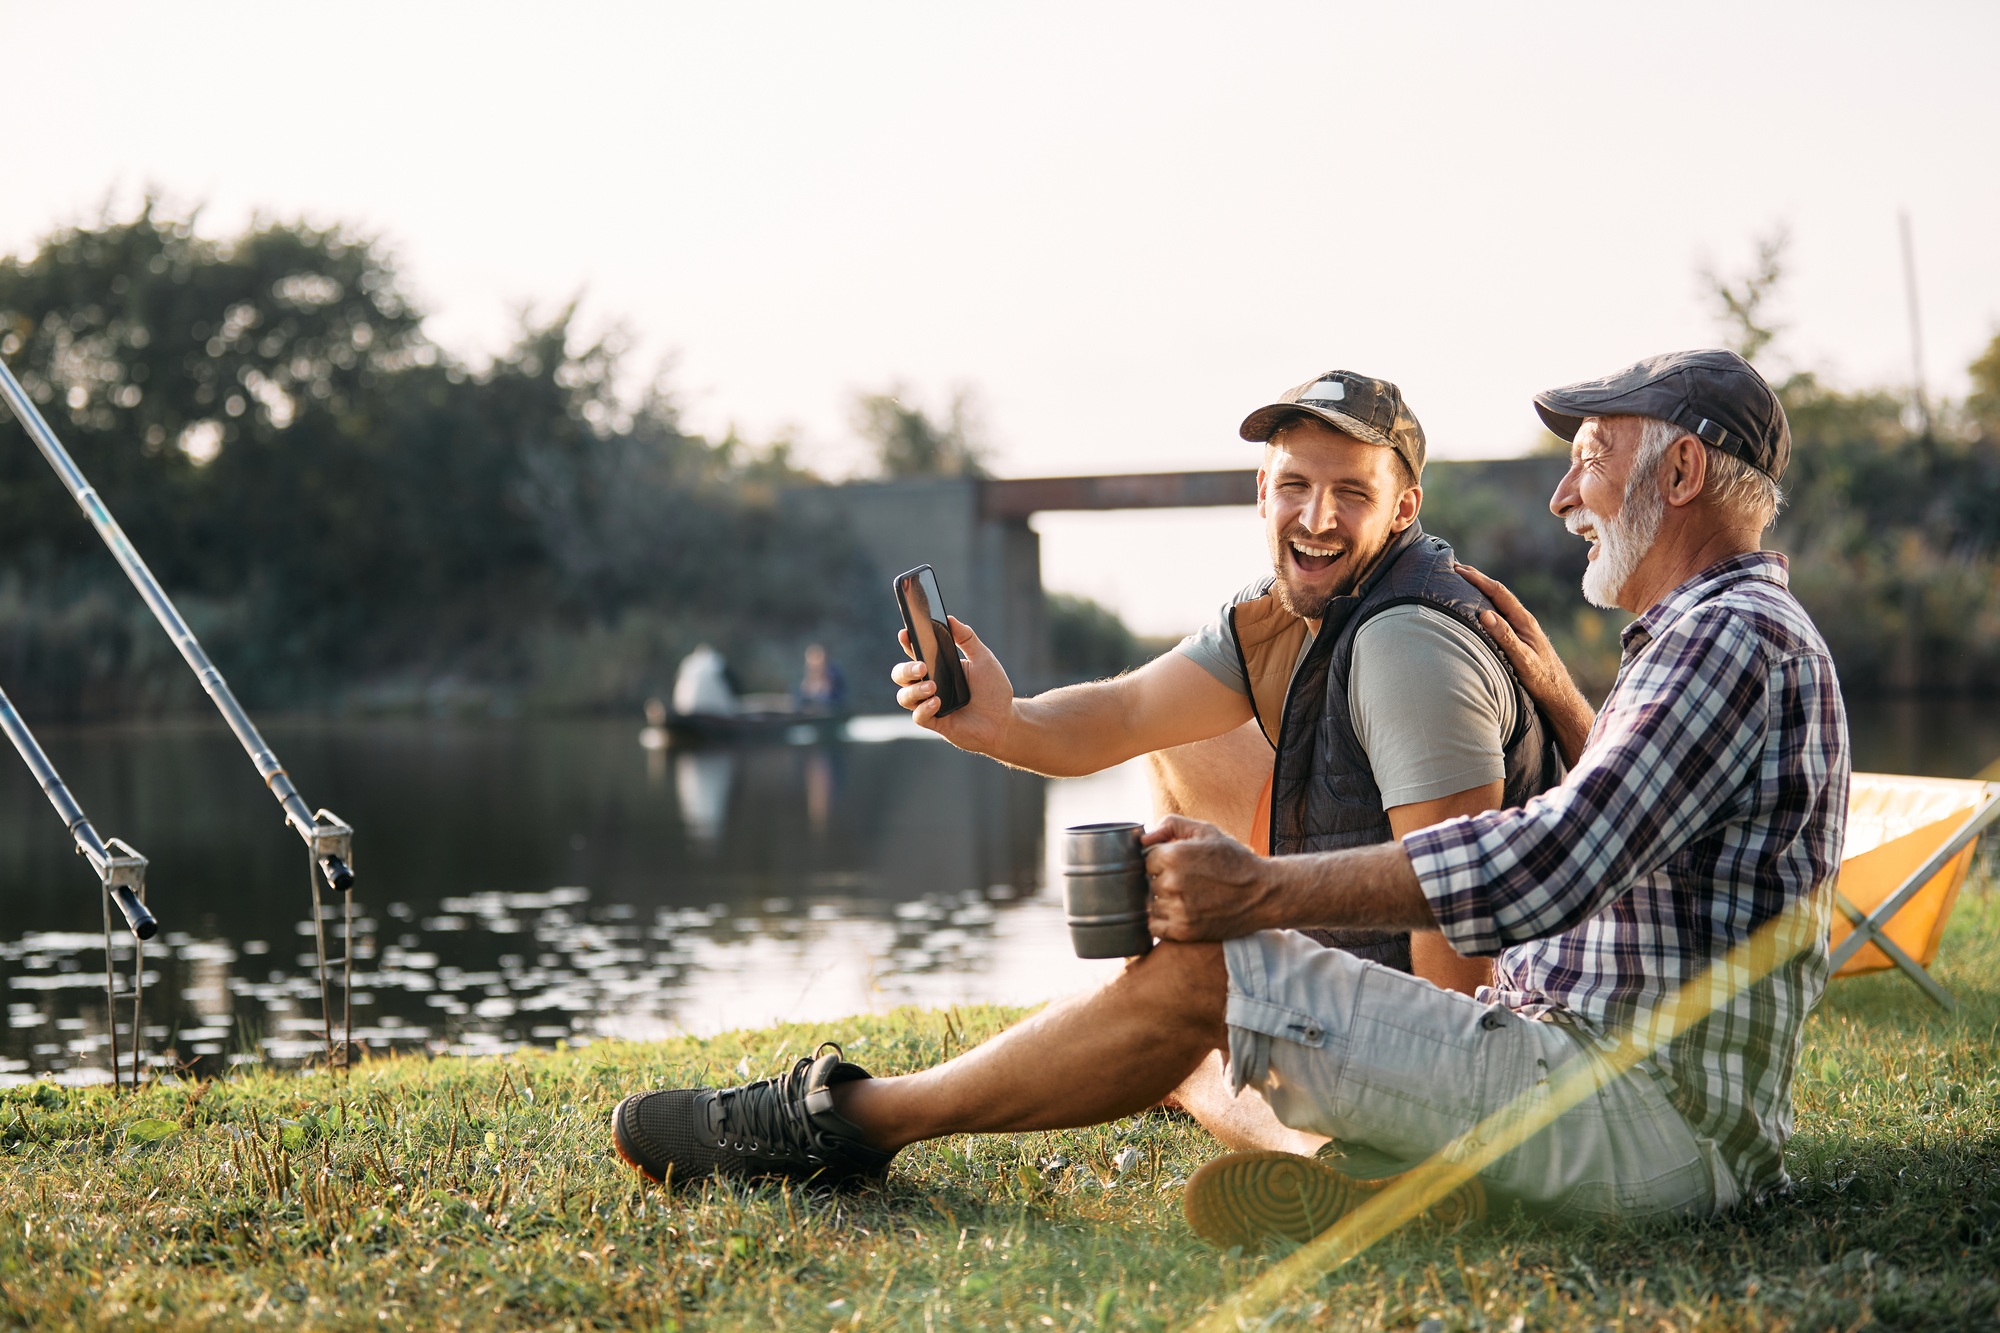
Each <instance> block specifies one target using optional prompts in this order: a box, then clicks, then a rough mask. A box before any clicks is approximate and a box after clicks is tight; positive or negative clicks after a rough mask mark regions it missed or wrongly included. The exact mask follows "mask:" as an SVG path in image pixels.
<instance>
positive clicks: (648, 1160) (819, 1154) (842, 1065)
mask: <svg viewBox="0 0 2000 1333" xmlns="http://www.w3.org/2000/svg"><path fill="white" fill-rule="evenodd" d="M868 1076H869V1075H868V1071H867V1070H865V1069H863V1068H861V1066H859V1065H853V1064H849V1063H847V1061H846V1060H845V1059H843V1058H842V1052H841V1049H840V1047H838V1046H836V1045H834V1044H833V1043H832V1042H826V1043H824V1044H822V1045H821V1046H820V1048H819V1050H818V1051H815V1052H814V1053H813V1054H812V1055H809V1056H802V1057H800V1059H799V1060H798V1062H797V1063H795V1064H794V1065H793V1066H792V1071H791V1072H790V1073H789V1074H786V1075H784V1076H782V1077H780V1078H766V1079H759V1080H758V1081H757V1082H755V1083H746V1084H744V1085H743V1086H742V1087H740V1088H674V1089H670V1090H668V1091H664V1092H639V1093H634V1094H633V1095H632V1096H630V1097H627V1098H626V1099H625V1100H624V1101H622V1102H620V1103H618V1109H617V1110H615V1111H613V1112H612V1113H611V1142H612V1145H613V1146H614V1147H616V1148H617V1150H618V1155H619V1156H620V1157H622V1158H624V1159H625V1160H626V1161H627V1162H630V1163H631V1164H632V1165H633V1166H635V1167H637V1168H638V1169H639V1171H640V1172H641V1173H643V1174H644V1175H645V1176H646V1178H647V1179H649V1180H654V1181H666V1180H667V1179H668V1178H669V1177H670V1176H671V1178H672V1181H673V1183H674V1184H676V1185H679V1184H685V1183H686V1182H688V1181H691V1180H700V1179H702V1178H703V1177H705V1176H735V1177H738V1178H742V1179H754V1178H756V1177H760V1176H784V1177H788V1178H790V1179H792V1180H812V1181H817V1182H819V1183H821V1184H837V1183H839V1182H841V1181H844V1180H851V1179H854V1178H856V1177H865V1176H881V1175H882V1174H883V1173H884V1172H886V1171H887V1170H888V1169H889V1159H890V1158H892V1157H894V1156H895V1155H896V1154H895V1153H893V1152H883V1151H882V1150H881V1149H879V1148H874V1147H870V1146H869V1145H868V1143H867V1142H866V1141H864V1140H863V1139H862V1137H861V1131H860V1130H858V1129H856V1128H855V1127H854V1126H853V1125H852V1124H850V1123H849V1122H848V1121H847V1120H846V1119H844V1118H842V1116H841V1115H840V1114H839V1113H838V1112H836V1111H835V1110H834V1109H833V1094H832V1093H831V1092H830V1091H829V1089H831V1088H833V1087H834V1086H835V1085H837V1084H841V1083H850V1082H852V1081H854V1080H855V1079H860V1078H867V1077H868Z"/></svg>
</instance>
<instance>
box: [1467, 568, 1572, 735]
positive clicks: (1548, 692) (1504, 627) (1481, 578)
mask: <svg viewBox="0 0 2000 1333" xmlns="http://www.w3.org/2000/svg"><path fill="white" fill-rule="evenodd" d="M1458 572H1459V573H1460V574H1462V575H1464V576H1465V581H1466V582H1467V583H1470V584H1471V585H1472V586H1473V587H1475V588H1477V589H1479V591H1481V592H1483V593H1485V594H1486V599H1487V600H1488V601H1490V602H1492V603H1493V606H1494V608H1495V610H1494V611H1483V612H1481V613H1480V616H1479V623H1480V624H1481V625H1482V626H1483V627H1484V628H1485V630H1486V632H1487V633H1488V634H1491V635H1492V636H1493V641H1494V642H1495V643H1497V644H1499V645H1500V649H1501V651H1502V652H1504V653H1506V654H1507V660H1508V661H1509V662H1510V663H1512V664H1513V667H1514V673H1515V674H1516V675H1518V676H1519V677H1520V678H1521V685H1522V687H1523V688H1524V689H1526V690H1527V691H1528V697H1529V698H1531V699H1533V700H1534V701H1535V705H1536V706H1537V707H1538V708H1540V709H1541V710H1542V715H1543V716H1544V717H1546V718H1547V719H1548V720H1549V724H1550V725H1551V726H1552V727H1554V728H1555V733H1556V746H1557V748H1558V749H1560V750H1561V751H1562V757H1563V762H1564V763H1565V764H1568V765H1569V766H1570V767H1572V768H1574V767H1576V761H1577V757H1578V756H1579V755H1581V754H1582V753H1583V744H1584V742H1585V741H1586V740H1588V739H1589V738H1590V727H1591V724H1592V723H1593V722H1595V721H1596V720H1597V711H1596V710H1595V709H1593V708H1592V707H1591V706H1590V702H1589V700H1587V699H1585V698H1584V697H1583V691H1581V690H1579V689H1577V687H1576V681H1575V680H1574V679H1572V678H1571V676H1570V674H1569V668H1568V667H1566V666H1564V665H1563V661H1562V659H1561V658H1560V657H1558V656H1556V650H1555V645H1554V644H1552V643H1550V642H1549V636H1548V635H1547V634H1545V633H1543V632H1542V626H1541V622H1540V621H1538V620H1536V619H1535V617H1534V615H1533V614H1532V613H1531V612H1530V611H1529V610H1528V608H1527V607H1525V606H1523V605H1521V599H1520V598H1518V597H1516V596H1515V595H1514V594H1513V593H1512V592H1511V591H1510V590H1509V589H1508V588H1507V585H1506V584H1504V583H1501V582H1500V581H1499V580H1498V579H1492V578H1488V577H1487V576H1486V575H1484V574H1482V573H1480V572H1479V571H1478V570H1476V569H1474V568H1473V567H1472V566H1471V565H1466V564H1461V565H1459V566H1458ZM1496 611H1497V614H1496V613H1495V612H1496Z"/></svg>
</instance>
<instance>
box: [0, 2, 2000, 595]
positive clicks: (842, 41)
mask: <svg viewBox="0 0 2000 1333" xmlns="http://www.w3.org/2000/svg"><path fill="white" fill-rule="evenodd" d="M0 32H4V33H5V41H6V51H7V81H6V88H7V94H8V99H7V100H8V104H9V106H10V108H11V110H12V112H13V115H12V116H11V117H10V121H11V126H12V132H11V134H10V136H9V138H8V139H7V140H6V142H5V145H4V147H0V164H4V168H5V178H4V186H0V250H8V251H13V250H18V249H20V248H21V247H24V246H25V245H27V244H28V243H30V242H31V241H32V239H33V238H34V237H35V236H37V235H38V234H40V233H42V232H43V231H45V230H47V229H48V228H49V227H50V226H51V225H53V224H56V223H59V222H65V221H76V220H80V219H84V218H88V217H90V216H93V215H94V214H95V212H96V210H97V208H98V206H99V205H100V204H101V203H102V202H103V201H104V200H106V199H107V198H110V199H113V200H116V201H119V202H120V203H121V205H122V204H124V203H126V202H129V201H130V200H131V199H132V198H134V197H135V196H136V195H137V193H138V192H139V191H140V190H141V189H142V188H143V187H145V186H147V185H151V186H153V187H155V188H158V189H160V190H162V191H164V192H165V193H166V194H167V195H168V196H169V197H170V198H171V199H172V200H175V201H179V202H182V203H197V202H198V203H202V204H203V205H204V206H205V213H204V217H205V219H206V225H207V226H208V227H210V228H211V229H213V230H216V231H225V230H228V229H231V228H234V227H236V226H238V225H240V224H241V223H242V222H243V221H245V220H246V219H247V218H248V217H249V215H250V214H251V213H252V212H254V211H258V210H262V211H264V212H266V213H275V214H280V215H301V214H302V215H306V216H308V217H311V218H313V219H316V220H320V221H326V220H333V219H339V220H344V221H348V222H352V223H355V224H357V225H359V226H360V227H362V228H364V229H366V230H368V231H371V232H374V233H376V234H379V235H381V236H382V237H385V238H386V239H387V240H388V241H389V242H390V243H391V245H392V246H393V248H394V250H395V252H396V253H397V254H398V255H399V256H400V259H401V263H402V267H403V271H404V273H405V276H406V277H407V279H408V281H409V285H410V286H411V287H412V288H413V289H414V291H415V292H416V293H417V294H418V296H419V297H420V298H421V300H422V301H423V303H424V304H425V305H426V306H427V307H428V308H429V309H430V310H431V311H432V312H434V314H433V323H432V326H431V331H432V334H433V336H434V337H436V338H437V339H438V340H439V341H440V342H442V343H443V344H444V345H445V346H447V347H448V348H451V349H453V350H454V351H457V352H459V353H460V354H462V355H466V356H472V357H477V356H479V355H482V354H484V353H486V352H490V351H492V350H494V349H496V348H498V347H499V346H501V345H504V344H505V343H506V342H507V341H508V339H509V335H510V333H511V332H512V330H513V328H514V327H515V322H516V319H517V316H518V312H519V311H520V310H521V309H522V308H523V307H533V308H535V309H538V310H541V311H544V312H546V311H548V310H550V309H552V308H554V307H556V306H557V305H559V304H560V303H561V302H563V301H565V300H567V299H568V298H570V297H571V296H573V295H576V294H578V293H581V294H582V295H583V298H584V307H583V309H584V312H585V322H586V324H587V325H588V326H592V327H602V326H605V325H608V324H611V323H614V322H615V323H620V324H622V325H623V326H624V327H625V328H626V329H628V330H629V331H630V332H631V334H632V335H633V336H634V337H635V339H636V342H637V347H638V359H639V362H640V364H641V365H642V366H643V365H651V364H653V363H654V362H656V361H660V360H662V359H664V358H667V357H669V356H671V357H673V358H675V360H676V362H677V368H676V369H675V371H674V382H675V383H676V384H677V385H678V386H679V388H680V391H681V394H682V397H683V400H684V402H685V404H686V406H687V412H688V418H689V421H690V423H691V424H692V425H694V426H695V427H697V428H700V429H703V430H708V431H716V430H720V429H722V428H723V427H725V426H726V425H728V424H729V423H731V422H734V423H735V424H736V425H737V426H738V427H739V429H741V430H743V431H744V432H745V433H746V434H748V435H750V436H752V437H753V438H762V437H767V436H769V435H771V434H772V433H774V432H778V431H790V432H793V433H795V434H796V435H797V436H798V438H799V439H800V440H801V441H802V442H803V443H804V444H805V445H806V446H807V453H808V457H809V458H810V459H811V460H812V461H814V462H816V463H817V464H818V465H819V466H821V467H822V468H824V469H826V470H829V471H833V472H836V473H838V472H844V471H848V470H851V469H852V468H853V467H854V466H856V464H857V463H858V461H859V458H860V453H859V450H858V447H857V446H856V444H855V442H854V440H853V437H852V433H851V431H850V430H849V427H848V404H849V402H850V400H851V397H852V395H853V394H854V393H855V392H856V391H857V390H864V389H873V388H879V387H881V386H884V385H886V384H888V383H890V382H892V381H899V380H900V381H903V382H906V383H908V384H909V385H911V386H912V388H913V390H914V392H915V395H916V397H917V398H918V399H919V400H920V401H924V402H928V403H935V404H942V403H943V401H944V400H945V399H946V397H947V395H948V393H949V391H950V390H951V389H952V388H953V387H954V386H961V385H963V386H971V387H973V388H974V389H976V391H977V392H978V394H979V396H980V399H981V401H982V403H983V405H984V415H985V420H986V424H987V429H988V435H989V438H990V439H991V441H992V443H993V444H994V446H995V448H996V450H997V470H998V471H1000V472H1001V473H1003V474H1006V475H1017V476H1019V475H1034V474H1039V473H1057V472H1091V471H1140V470H1147V469H1153V468H1161V467H1190V466H1191V467H1226V466H1234V465H1240V464H1244V463H1247V462H1248V461H1249V460H1250V459H1251V458H1252V457H1253V454H1252V453H1251V446H1248V445H1244V444H1242V443H1240V442H1239V441H1237V440H1236V438H1235V431H1234V427H1235V423H1236V422H1237V421H1238V420H1239V419H1240V418H1241V416H1242V415H1243V414H1244V412H1245V411H1247V410H1248V409H1249V408H1251V407H1254V406H1256V405H1258V404H1259V403H1261V402H1264V401H1268V399H1269V398H1270V397H1271V396H1272V395H1273V394H1275V393H1276V392H1277V391H1279V390H1281V389H1283V388H1285V387H1287V386H1289V385H1291V384H1293V383H1295V382H1297V381H1300V380H1303V379H1306V378H1309V377H1311V376H1314V375H1317V374H1318V373H1320V372H1321V371H1324V370H1327V369H1330V368H1333V367H1335V366H1341V367H1347V368H1352V369H1358V370H1362V371H1365V372H1368V373H1372V374H1378V375H1382V376H1385V377H1387V378H1390V379H1394V380H1396V381H1398V382H1399V383H1400V384H1401V385H1402V386H1403V388H1404V391H1405V393H1406V394H1407V396H1408V398H1409V400H1410V402H1411V403H1412V405H1413V406H1414V407H1415V408H1416V410H1417V412H1418V414H1419V416H1420V417H1421V418H1422V420H1423V422H1424V425H1425V428H1426V430H1427V432H1428V434H1429V436H1430V440H1431V446H1432V449H1433V451H1434V453H1435V454H1436V455H1438V456H1444V457H1449V456H1467V455H1478V454H1506V453H1513V452H1517V451H1519V450H1520V449H1521V448H1522V447H1524V446H1525V445H1526V444H1527V443H1528V442H1529V441H1530V440H1531V439H1532V438H1533V437H1534V434H1535V424H1534V419H1533V416H1532V413H1531V411H1530V409H1529V407H1528V397H1529V395H1530V394H1531V393H1532V392H1533V391H1534V390H1536V389H1538V388H1543V387H1546V386H1548V385H1551V384H1555V383H1561V382H1566V381H1568V380H1572V379H1578V378H1582V377H1585V376H1588V375H1594V374H1598V373H1601V372H1603V371H1606V370H1609V369H1612V368H1614V367H1616V366H1618V365H1621V364H1623V363H1625V362H1627V361H1630V360H1632V359H1633V358H1635V357H1638V356H1640V355H1644V354H1646V353H1649V352H1655V351H1661V350H1665V349H1667V348H1671V347H1677V346H1690V345H1705V344H1710V343H1712V342H1713V341H1714V340H1715V328H1714V324H1713V322H1712V320H1711V318H1710V315H1709V311H1708V308H1707V306H1706V305H1705V303H1704V300H1703V298H1702V295H1701V290H1700V288H1699V286H1698V284H1697V281H1696V278H1695V271H1696V269H1697V267H1698V266H1699V265H1700V264H1701V263H1702V262H1703V261H1704V260H1707V261H1711V262H1713V263H1715V264H1717V265H1719V266H1721V267H1722V268H1723V269H1725V270H1729V271H1734V270H1737V269H1739V268H1741V266H1742V265H1743V264H1744V263H1745V262H1746V261H1747V259H1748V257H1749V254H1750V251H1751V241H1752V238H1753V237H1754V236H1755V235H1757V234H1759V233H1762V232H1764V231H1766V230H1768V229H1769V228H1770V227H1772V226H1773V225H1774V224H1778V223H1785V224H1788V225H1789V226H1790V227H1791V229H1792V233H1793V236H1794V248H1793V261H1794V276H1793V279H1792V281H1791V283H1790V285H1789V287H1788V289H1787V293H1786V298H1785V301H1784V309H1783V312H1782V313H1783V314H1784V315H1785V317H1786V318H1787V320H1788V322H1789V324H1790V326H1791V333H1790V335H1789V342H1788V346H1789V348H1790V350H1791V352H1792V354H1793V356H1794V358H1795V359H1796V360H1797V361H1799V362H1801V363H1803V364H1807V365H1811V366H1815V367H1818V368H1821V369H1824V370H1826V371H1829V372H1831V373H1832V374H1834V375H1835V376H1836V377H1838V378H1841V379H1843V380H1846V381H1850V382H1888V381H1895V382H1904V381H1906V380H1907V378H1908V374H1909V369H1908V368H1909V363H1910V345H1909V331H1908V321H1907V316H1906V312H1905V308H1904V304H1903V288H1902V278H1901V269H1900V258H1899V254H1898V249H1897V229H1896V216H1897V212H1898V210H1900V209H1907V210H1908V211H1909V213H1910V215H1911V218H1912V221H1913V223H1914V226H1915V235H1916V245H1917V266H1918V278H1919V283H1920V290H1921V294H1922V305H1923V331H1924V339H1925V353H1926V367H1927V370H1928V373H1929V377H1930V383H1931V387H1932V391H1933V392H1934V393H1936V392H1943V393H1951V394H1957V393H1962V392H1963V387H1964V367H1965V365H1966V363H1967V362H1968V361H1969V360H1970V359H1971V358H1972V357H1973V356H1974V355H1975V353H1976V352H1977V351H1978V350H1979V349H1980V348H1981V347H1982V346H1984V344H1985V343H1986V341H1987V340H1988V339H1989V338H1990V337H1992V336H1993V333H1994V331H1995V329H1996V327H2000V244H1996V238H2000V171H1996V170H1995V167H1996V160H1995V157H1994V147H1993V131H1994V127H1995V126H1996V125H2000V80H1996V79H1995V78H1994V77H1993V75H1992V70H1991V62H1992V58H1993V53H1994V52H1995V51H1996V50H2000V6H1996V5H1993V4H1991V3H1986V2H1985V0H1967V2H1966V3H1933V4H1910V3H1906V4H1899V5H1896V6H1881V5H1867V6H1863V5H1859V4H1846V3H1829V2H1828V0H1820V2H1819V3H1810V4H1760V5H1756V6H1754V7H1753V6H1749V5H1745V4H1743V3H1741V0H1733V2H1731V3H1719V4H1718V3H1677V4H1674V5H1670V6H1660V5H1647V6H1613V5H1605V4H1602V3H1593V4H1575V5H1493V4H1430V5H1390V4H1379V5H1374V6H1366V7H1363V6H1355V5H1339V4H1318V5H1306V4H1267V5H1229V6H1221V5H1194V4H1168V3H1153V4H1144V5H1141V4H1116V5H1113V4H1106V5H1095V6H1083V5H1078V4H1075V3H1074V2H1073V0H1072V2H1071V3H1064V4H1028V5H984V6H941V5H935V4H924V5H918V4H910V5H872V4H850V5H838V6H833V5H819V4H815V5H805V4H793V5H787V4H766V5H756V6H731V5H708V6H702V7H699V9H697V8H696V7H694V6H673V5H667V4H660V3H644V4H640V3H633V4H612V3H587V2H585V0H571V2H570V3H567V4H564V5H560V6H548V5H537V6H526V5H506V4H480V5H472V4H450V5H447V4H442V3H438V4H413V3H410V0H400V2H399V3H396V4H378V3H360V2H357V0H349V2H348V3H343V4H341V5H336V6H328V5H315V6H304V5H273V4H269V3H255V4H241V5H232V4H201V3H187V4H180V5H172V6H166V5H138V4H132V5H104V4H98V5H49V4H44V3H26V2H23V0H0ZM1042 527H1043V531H1044V568H1045V573H1046V577H1047V580H1048V582H1049V583H1050V584H1051V585H1052V586H1056V587H1066V588H1072V589H1077V590H1081V591H1087V592H1092V593H1094V594H1096V595H1099V596H1101V597H1102V598H1104V599H1106V600H1108V601H1110V602H1112V603H1113V604H1114V605H1115V606H1117V607H1118V608H1119V609H1120V610H1122V611H1124V612H1125V613H1126V615H1127V617H1128V619H1130V620H1131V621H1132V622H1133V623H1134V624H1135V626H1136V627H1138V628H1140V629H1143V630H1149V631H1155V632H1158V631H1165V630H1177V629H1183V628H1187V627H1189V626H1191V625H1192V624H1193V623H1194V622H1195V621H1197V620H1199V619H1200V618H1201V617H1202V616H1203V615H1205V614H1206V613H1207V612H1208V611H1209V610H1210V609H1211V608H1212V607H1213V606H1214V605H1215V604H1216V603H1217V602H1219V601H1220V600H1221V599H1222V597H1223V596H1224V595H1225V594H1226V593H1227V592H1228V591H1229V590H1230V589H1232V588H1234V587H1235V586H1237V585H1238V584H1240V583H1242V582H1243V581H1245V580H1246V579H1247V578H1249V577H1251V576H1252V575H1254V574H1255V573H1256V572H1257V566H1258V563H1259V561H1260V560H1261V558H1262V557H1261V554H1260V552H1261V546H1260V545H1259V540H1258V538H1257V536H1256V533H1255V525H1254V521H1253V520H1250V519H1248V518H1247V517H1246V516H1245V515H1244V514H1243V513H1240V512H1222V511H1217V512H1214V513H1210V514H1207V515H1202V516H1199V518H1198V519H1190V518H1189V517H1188V516H1185V515H1164V516H1163V515H1146V516H1139V515H1134V516H1127V517H1121V518H1118V519H1104V518H1099V517H1095V516H1091V517H1081V518H1079V517H1051V518H1050V519H1047V520H1044V521H1043V522H1042ZM968 619H975V617H974V616H973V615H972V614H971V612H970V610H968ZM975 623H976V622H975Z"/></svg>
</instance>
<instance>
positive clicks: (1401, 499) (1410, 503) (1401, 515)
mask: <svg viewBox="0 0 2000 1333" xmlns="http://www.w3.org/2000/svg"><path fill="white" fill-rule="evenodd" d="M1423 507H1424V488H1423V487H1421V486H1411V487H1409V488H1408V489H1406V490H1405V491H1404V492H1403V493H1402V494H1401V495H1399V496H1397V497H1396V517H1395V520H1394V521H1393V522H1391V523H1390V524H1389V531H1391V532H1401V531H1403V530H1404V529H1405V528H1407V527H1409V526H1410V524H1412V523H1414V522H1416V521H1417V514H1418V513H1419V512H1420V511H1421V510H1422V509H1423Z"/></svg>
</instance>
